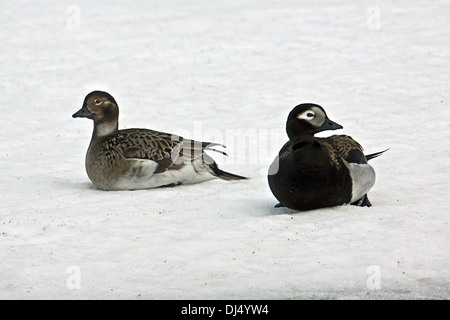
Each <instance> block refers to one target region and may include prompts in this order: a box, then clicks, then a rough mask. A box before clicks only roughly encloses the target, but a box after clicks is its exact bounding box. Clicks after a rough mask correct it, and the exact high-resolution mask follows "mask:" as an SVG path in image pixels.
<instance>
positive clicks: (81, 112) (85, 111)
mask: <svg viewBox="0 0 450 320" xmlns="http://www.w3.org/2000/svg"><path fill="white" fill-rule="evenodd" d="M93 116H94V114H93V113H92V112H90V111H89V110H88V109H87V108H85V107H83V108H81V109H80V110H78V111H77V112H75V113H74V114H73V115H72V117H73V118H89V119H91V118H92V117H93Z"/></svg>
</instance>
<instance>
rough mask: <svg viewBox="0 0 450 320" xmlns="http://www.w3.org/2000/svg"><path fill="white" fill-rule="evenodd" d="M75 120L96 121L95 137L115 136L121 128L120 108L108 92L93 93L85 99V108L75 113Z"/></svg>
mask: <svg viewBox="0 0 450 320" xmlns="http://www.w3.org/2000/svg"><path fill="white" fill-rule="evenodd" d="M72 117H74V118H88V119H92V120H94V137H103V136H109V135H112V134H115V133H116V132H117V130H118V127H119V107H118V106H117V102H116V100H114V98H113V97H112V96H111V95H110V94H109V93H107V92H103V91H92V92H91V93H89V94H88V95H87V96H86V98H84V102H83V106H82V107H81V109H80V110H78V111H77V112H75V113H74V114H73V115H72Z"/></svg>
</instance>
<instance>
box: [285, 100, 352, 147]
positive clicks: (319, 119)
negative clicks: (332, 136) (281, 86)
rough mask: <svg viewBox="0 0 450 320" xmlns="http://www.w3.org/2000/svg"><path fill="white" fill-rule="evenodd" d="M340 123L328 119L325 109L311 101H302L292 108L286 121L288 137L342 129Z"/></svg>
mask: <svg viewBox="0 0 450 320" xmlns="http://www.w3.org/2000/svg"><path fill="white" fill-rule="evenodd" d="M342 128H343V127H342V126H341V125H340V124H337V123H336V122H334V121H331V120H330V119H328V116H327V114H326V113H325V110H324V109H323V108H322V107H321V106H319V105H317V104H313V103H302V104H299V105H298V106H296V107H295V108H294V109H292V111H291V113H289V116H288V119H287V122H286V131H287V134H288V136H289V139H291V140H295V139H296V138H299V137H302V136H314V134H316V133H318V132H321V131H325V130H336V129H342Z"/></svg>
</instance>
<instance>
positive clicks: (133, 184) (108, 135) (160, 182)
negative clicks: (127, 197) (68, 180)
mask: <svg viewBox="0 0 450 320" xmlns="http://www.w3.org/2000/svg"><path fill="white" fill-rule="evenodd" d="M73 117H74V118H80V117H82V118H88V119H92V120H94V132H93V134H92V139H91V143H90V145H89V148H88V150H87V154H86V163H85V165H86V171H87V174H88V176H89V178H90V180H91V181H92V182H93V183H94V184H95V185H96V186H97V187H98V188H100V189H103V190H135V189H149V188H156V187H162V186H174V185H179V184H192V183H199V182H203V181H207V180H211V179H213V178H220V179H223V180H241V179H246V177H242V176H239V175H235V174H232V173H229V172H225V171H222V170H220V169H219V168H218V166H217V164H216V163H215V162H214V160H213V159H212V158H211V157H210V156H208V155H207V154H206V153H205V151H206V150H210V151H217V152H220V153H222V154H225V153H224V152H221V151H219V150H216V149H214V148H213V147H215V146H222V145H219V144H216V143H209V142H199V141H194V140H188V139H183V138H182V137H179V136H177V135H173V134H169V133H163V132H158V131H154V130H149V129H125V130H119V129H118V118H119V107H118V105H117V102H116V100H115V99H114V98H113V97H112V96H111V95H110V94H109V93H107V92H102V91H93V92H91V93H89V94H88V95H87V96H86V98H85V99H84V102H83V106H82V108H81V109H80V110H79V111H78V112H76V113H75V114H74V115H73ZM222 147H224V146H222Z"/></svg>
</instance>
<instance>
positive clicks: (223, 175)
mask: <svg viewBox="0 0 450 320" xmlns="http://www.w3.org/2000/svg"><path fill="white" fill-rule="evenodd" d="M203 162H204V164H206V168H207V170H208V171H209V173H210V174H212V175H213V176H215V177H217V178H220V179H223V180H227V181H230V180H246V179H248V178H247V177H243V176H239V175H237V174H234V173H230V172H226V171H223V170H220V169H219V167H218V166H217V163H216V162H215V161H214V160H213V159H212V158H211V157H210V156H208V155H207V154H206V153H204V154H203Z"/></svg>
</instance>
